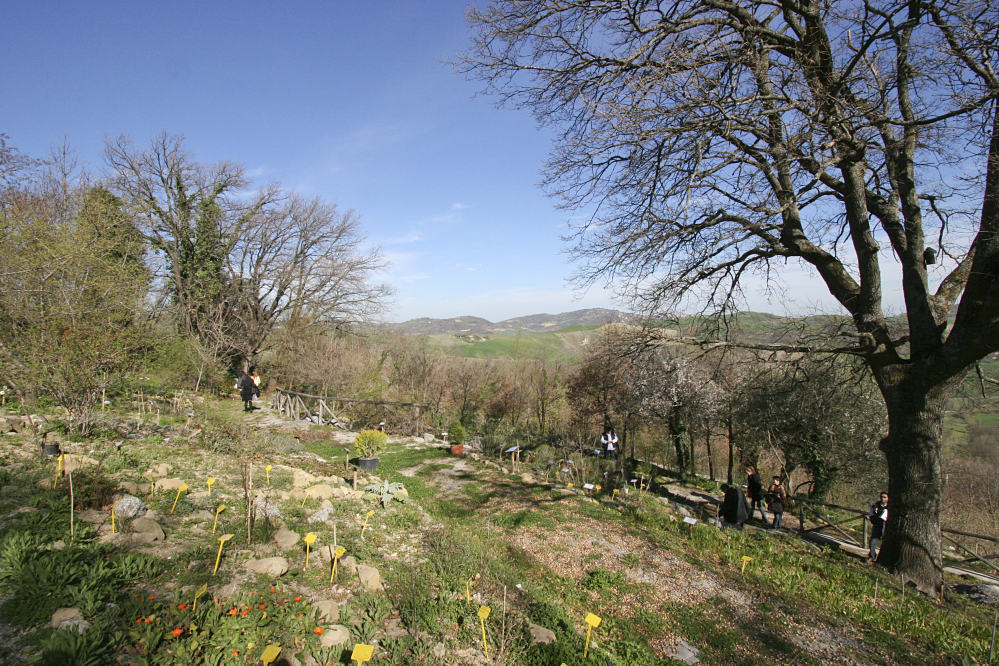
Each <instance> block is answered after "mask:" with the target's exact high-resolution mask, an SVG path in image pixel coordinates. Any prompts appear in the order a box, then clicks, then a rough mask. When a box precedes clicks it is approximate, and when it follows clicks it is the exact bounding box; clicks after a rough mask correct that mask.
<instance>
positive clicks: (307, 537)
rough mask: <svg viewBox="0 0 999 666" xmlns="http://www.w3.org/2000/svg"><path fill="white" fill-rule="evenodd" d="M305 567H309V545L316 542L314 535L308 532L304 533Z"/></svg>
mask: <svg viewBox="0 0 999 666" xmlns="http://www.w3.org/2000/svg"><path fill="white" fill-rule="evenodd" d="M303 541H305V568H306V569H308V568H309V547H310V546H311V545H312V544H314V543H315V542H316V535H315V534H313V533H312V532H309V533H308V534H306V535H305V539H303Z"/></svg>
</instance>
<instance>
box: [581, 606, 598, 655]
mask: <svg viewBox="0 0 999 666" xmlns="http://www.w3.org/2000/svg"><path fill="white" fill-rule="evenodd" d="M584 622H586V647H585V648H583V659H586V655H587V654H589V652H590V634H591V633H593V628H594V627H599V626H600V618H599V617H597V616H596V615H594V614H593V613H589V614H588V615H587V616H586V619H585V620H584Z"/></svg>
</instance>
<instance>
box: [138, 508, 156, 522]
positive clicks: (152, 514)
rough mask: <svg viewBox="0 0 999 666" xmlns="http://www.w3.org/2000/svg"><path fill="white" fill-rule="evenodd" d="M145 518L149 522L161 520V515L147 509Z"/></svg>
mask: <svg viewBox="0 0 999 666" xmlns="http://www.w3.org/2000/svg"><path fill="white" fill-rule="evenodd" d="M142 517H143V518H148V519H149V520H159V519H160V514H158V513H156V511H154V510H153V509H147V510H146V513H145V514H143V516H142Z"/></svg>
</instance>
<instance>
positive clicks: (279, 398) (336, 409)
mask: <svg viewBox="0 0 999 666" xmlns="http://www.w3.org/2000/svg"><path fill="white" fill-rule="evenodd" d="M352 403H360V404H368V405H385V406H392V407H411V408H412V412H411V419H410V420H409V423H408V424H407V425H408V426H410V428H409V429H411V430H412V433H413V434H414V435H418V434H419V433H420V431H421V430H422V428H421V423H420V408H421V407H427V405H424V404H420V403H417V402H392V401H388V400H361V399H358V398H338V397H334V396H328V395H312V394H309V393H300V392H298V391H289V390H288V389H283V388H275V389H274V393H273V397H272V398H271V406H272V407H273V408H274V409H276V410H277V411H278V412H280V413H281V414H283V415H284V416H285V417H287V418H290V419H292V420H294V421H301V420H306V421H312V422H313V423H316V424H317V425H332V426H334V427H337V428H341V429H343V430H346V429H347V428H348V427H349V419H347V418H346V417H345V416H344V415H343V405H348V404H352Z"/></svg>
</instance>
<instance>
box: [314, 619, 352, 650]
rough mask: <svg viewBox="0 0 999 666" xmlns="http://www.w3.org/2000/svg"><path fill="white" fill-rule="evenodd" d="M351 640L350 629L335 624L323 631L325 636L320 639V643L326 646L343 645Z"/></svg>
mask: <svg viewBox="0 0 999 666" xmlns="http://www.w3.org/2000/svg"><path fill="white" fill-rule="evenodd" d="M349 640H350V630H349V629H347V627H344V626H343V625H339V624H334V625H333V626H332V627H327V628H326V631H324V632H323V637H322V638H320V639H319V644H320V645H322V646H323V647H324V648H331V647H336V646H337V645H343V644H344V643H346V642H347V641H349Z"/></svg>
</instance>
